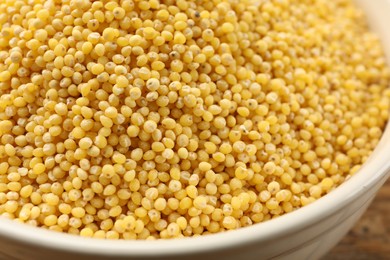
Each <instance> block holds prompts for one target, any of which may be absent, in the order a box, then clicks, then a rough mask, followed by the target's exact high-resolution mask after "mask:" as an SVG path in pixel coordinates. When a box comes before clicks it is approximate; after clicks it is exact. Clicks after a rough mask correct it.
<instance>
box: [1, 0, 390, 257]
mask: <svg viewBox="0 0 390 260" xmlns="http://www.w3.org/2000/svg"><path fill="white" fill-rule="evenodd" d="M356 1H357V2H361V4H363V3H364V2H366V4H365V5H368V1H364V0H356ZM379 4H382V7H381V8H382V10H383V9H385V10H386V9H387V10H389V8H390V1H389V0H383V1H378V3H376V5H378V6H379ZM382 33H383V32H382ZM387 34H390V33H387ZM388 43H390V42H388ZM389 48H390V47H389ZM387 54H388V57H387V60H388V61H389V64H390V50H388V52H387ZM387 154H390V121H388V123H387V125H386V129H385V131H384V133H383V135H382V137H381V140H380V142H379V144H378V145H377V147H376V148H375V150H374V151H373V153H372V154H371V156H370V157H369V158H368V160H367V162H365V163H364V164H363V166H362V167H361V169H360V170H359V171H358V172H357V173H356V174H355V175H353V176H352V177H351V178H350V179H349V180H347V181H345V182H344V183H342V184H341V185H339V186H338V187H337V188H336V189H335V190H333V191H332V192H330V193H329V194H327V195H325V196H323V197H321V198H320V199H318V200H316V201H315V202H314V203H312V204H309V205H307V206H305V207H302V208H300V209H298V210H295V211H293V212H290V213H288V214H285V215H282V216H280V217H278V218H275V219H272V220H270V221H266V222H262V223H258V224H255V225H252V226H249V227H243V228H240V229H237V230H232V231H228V232H222V233H216V234H210V235H207V236H201V237H200V236H199V237H190V238H183V239H174V240H155V241H153V240H152V241H145V240H142V241H140V240H131V241H130V240H104V239H92V238H84V237H79V236H75V235H70V234H66V233H59V232H53V231H49V230H46V229H43V228H37V227H32V226H28V225H26V224H20V223H17V222H16V221H11V220H8V219H5V218H3V217H0V238H2V239H7V240H10V241H14V242H16V243H22V244H24V245H28V246H36V247H39V248H46V249H51V250H56V251H62V252H70V251H71V252H73V253H78V254H82V255H100V256H113V257H115V256H127V257H131V256H133V257H137V256H143V257H147V256H161V257H163V256H178V255H185V254H189V253H194V254H200V253H206V252H210V251H220V250H226V249H227V248H236V247H242V246H243V245H248V244H250V243H257V244H259V243H264V242H267V243H268V242H270V241H272V240H275V239H278V238H280V237H283V236H286V235H288V234H292V233H294V232H297V231H298V230H302V228H305V227H309V226H311V225H314V224H315V223H317V222H318V221H321V220H322V219H325V218H327V217H328V216H330V215H333V214H334V213H335V212H337V211H339V210H340V209H342V208H343V207H345V206H346V205H348V204H349V203H351V202H352V201H353V200H355V199H356V198H357V197H359V196H361V195H362V194H364V193H366V192H367V191H368V190H369V189H370V188H372V187H374V186H375V185H377V184H379V183H383V182H385V181H386V179H387V178H388V177H389V176H390V159H387V158H386V155H387Z"/></svg>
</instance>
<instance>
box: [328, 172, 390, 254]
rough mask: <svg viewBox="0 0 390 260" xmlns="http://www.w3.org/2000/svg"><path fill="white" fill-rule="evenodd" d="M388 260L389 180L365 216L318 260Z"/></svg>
mask: <svg viewBox="0 0 390 260" xmlns="http://www.w3.org/2000/svg"><path fill="white" fill-rule="evenodd" d="M371 259H372V260H382V259H383V260H390V179H389V180H388V181H387V183H386V184H385V185H384V186H383V187H382V189H381V190H380V191H379V193H378V195H377V196H376V198H375V200H374V201H373V203H372V204H371V205H370V207H369V208H368V210H367V211H366V213H365V214H364V215H363V217H362V218H361V219H360V221H359V222H358V223H357V224H356V225H355V227H354V228H353V229H352V230H351V231H350V232H349V233H348V235H346V236H345V237H344V238H343V240H342V241H341V242H340V243H339V244H338V245H337V246H336V247H335V248H333V249H332V250H331V251H330V252H329V253H328V254H327V255H326V256H325V257H324V258H323V259H322V260H371Z"/></svg>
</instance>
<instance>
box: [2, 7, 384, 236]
mask: <svg viewBox="0 0 390 260" xmlns="http://www.w3.org/2000/svg"><path fill="white" fill-rule="evenodd" d="M389 82H390V70H389V68H388V67H387V66H386V64H385V57H384V54H383V52H382V49H381V46H380V43H379V40H378V39H377V37H376V36H375V35H373V34H372V33H370V32H369V30H368V29H367V26H366V24H365V22H364V16H363V13H362V11H361V10H358V9H357V8H355V7H354V6H353V4H352V3H351V1H349V0H332V1H326V0H311V1H309V0H306V1H302V0H275V1H267V0H256V1H255V0H212V1H211V0H210V1H206V0H196V1H194V0H191V1H186V0H160V1H159V0H120V1H107V0H104V1H90V0H71V1H69V0H62V1H60V0H47V1H43V0H1V1H0V214H1V215H2V216H4V217H8V218H11V219H15V220H16V221H18V222H23V223H26V224H29V225H34V226H38V227H44V228H47V229H50V230H55V231H60V232H67V233H71V234H80V235H81V236H86V237H95V238H109V239H158V238H176V237H188V236H197V235H205V234H210V233H216V232H222V231H225V230H231V229H237V228H240V227H244V226H249V225H252V224H255V223H259V222H262V221H266V220H269V219H272V218H275V217H278V216H280V215H283V214H286V213H288V212H291V211H293V210H296V209H298V208H300V207H302V206H305V205H307V204H309V203H311V202H313V201H315V200H317V199H318V198H320V197H321V196H323V195H325V194H327V193H328V192H330V191H331V190H332V189H334V188H335V187H337V186H338V185H339V184H340V183H342V182H343V181H344V180H345V179H346V178H348V176H351V175H353V174H354V173H355V172H356V171H357V170H358V169H359V167H360V166H361V165H362V164H363V163H364V162H365V161H366V159H367V158H368V156H369V155H370V153H371V152H372V150H373V149H374V147H375V146H376V145H377V143H378V141H379V139H380V137H381V135H382V131H383V129H384V126H385V123H386V121H387V119H388V117H389V113H388V110H389V100H390V91H389V90H388V89H387V86H388V85H389Z"/></svg>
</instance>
